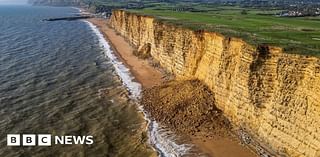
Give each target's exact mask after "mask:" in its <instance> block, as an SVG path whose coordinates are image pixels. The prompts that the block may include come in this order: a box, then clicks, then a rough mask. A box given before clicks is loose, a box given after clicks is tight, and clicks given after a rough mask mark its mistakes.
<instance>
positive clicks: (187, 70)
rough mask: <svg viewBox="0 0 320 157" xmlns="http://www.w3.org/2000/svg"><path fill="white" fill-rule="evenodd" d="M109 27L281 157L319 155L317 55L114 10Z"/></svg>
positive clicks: (319, 68)
mask: <svg viewBox="0 0 320 157" xmlns="http://www.w3.org/2000/svg"><path fill="white" fill-rule="evenodd" d="M110 25H111V26H112V27H114V29H115V30H117V31H118V32H119V33H120V34H121V35H123V36H124V37H126V38H127V39H128V40H129V42H130V43H131V44H132V45H134V46H136V47H137V49H138V50H145V49H146V48H145V47H150V48H147V50H148V51H150V52H143V53H150V54H151V56H152V57H153V58H154V59H156V60H157V61H159V62H160V64H161V65H162V66H163V67H164V68H166V69H168V70H169V71H171V72H172V73H173V74H175V75H176V76H177V77H178V78H180V79H198V80H201V81H202V82H204V83H205V84H206V85H208V86H209V88H210V89H211V90H212V92H214V94H215V103H216V105H217V106H218V107H219V108H220V109H221V110H222V111H223V112H224V113H225V115H226V116H227V117H228V118H229V119H230V121H231V122H232V123H233V124H234V125H235V126H238V127H239V128H242V129H245V130H247V131H248V132H249V133H250V134H251V136H253V137H254V138H255V139H256V140H258V141H259V142H260V143H261V144H262V145H264V146H266V147H269V148H271V149H272V150H274V151H275V152H276V153H277V154H281V155H284V156H292V157H296V156H305V157H319V156H320V100H319V98H320V59H319V58H315V57H308V56H301V55H294V54H286V53H283V52H282V49H281V48H277V47H270V46H258V47H255V46H252V45H249V44H247V43H246V42H244V41H243V40H241V39H237V38H226V37H224V36H222V35H221V34H219V33H213V32H199V31H198V32H196V31H192V30H188V29H185V28H180V27H176V26H172V25H169V24H165V23H162V22H160V21H158V20H156V19H154V18H153V17H148V16H142V15H136V14H133V13H129V12H126V11H121V10H119V11H114V12H113V15H112V17H111V19H110Z"/></svg>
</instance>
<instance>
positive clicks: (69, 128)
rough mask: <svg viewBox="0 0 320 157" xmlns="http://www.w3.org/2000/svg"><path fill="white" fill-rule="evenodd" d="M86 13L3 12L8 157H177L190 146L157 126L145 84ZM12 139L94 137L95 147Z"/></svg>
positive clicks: (0, 44) (1, 117) (1, 128)
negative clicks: (13, 142) (145, 103)
mask: <svg viewBox="0 0 320 157" xmlns="http://www.w3.org/2000/svg"><path fill="white" fill-rule="evenodd" d="M78 13H79V9H77V8H72V7H45V6H29V5H0V156H1V157H7V156H8V157H31V156H32V157H51V156H52V157H57V156H61V157H73V156H74V157H82V156H83V157H85V156H93V157H99V156H103V157H149V156H163V157H171V156H172V157H177V156H183V155H185V154H187V153H188V150H189V149H190V146H188V145H185V144H177V143H176V142H175V139H174V136H172V135H171V133H170V131H168V130H167V129H165V128H162V127H160V126H159V124H158V123H157V122H155V121H152V120H150V119H151V118H150V117H149V116H148V114H147V113H146V112H144V111H143V108H142V107H141V106H139V103H138V100H139V98H140V93H141V85H140V84H139V83H137V82H135V81H134V77H133V76H132V75H131V74H130V70H129V69H128V68H126V67H125V65H124V64H123V63H121V62H120V61H119V60H118V59H117V57H116V55H115V53H114V52H113V51H112V49H111V47H110V45H109V43H108V41H106V40H105V39H104V38H103V35H102V34H101V33H100V32H99V30H98V29H97V28H96V27H95V26H94V25H93V24H91V23H89V22H87V21H84V20H75V21H44V20H43V19H47V18H55V17H66V16H73V15H75V14H78ZM8 134H20V135H22V134H35V135H38V134H50V135H52V137H54V136H59V137H61V136H92V137H93V141H94V142H93V144H68V145H64V144H54V141H52V145H51V146H38V145H36V146H7V135H8Z"/></svg>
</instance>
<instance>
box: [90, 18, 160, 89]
mask: <svg viewBox="0 0 320 157" xmlns="http://www.w3.org/2000/svg"><path fill="white" fill-rule="evenodd" d="M88 21H90V22H91V23H93V24H94V25H96V26H97V27H98V28H99V30H100V31H101V32H102V33H103V35H104V36H105V38H106V39H107V40H108V41H109V42H110V43H111V46H112V48H113V49H114V50H115V51H116V55H118V57H119V59H120V60H121V61H122V62H123V63H124V64H126V65H127V67H128V68H130V70H131V72H132V74H133V75H134V77H135V79H136V80H137V81H138V82H139V83H141V84H142V86H143V87H144V88H150V87H152V86H155V85H159V84H160V83H161V82H162V78H163V75H162V74H161V72H160V71H159V70H158V69H156V68H154V67H152V66H151V65H150V64H149V63H148V61H147V60H143V59H139V58H138V57H136V56H135V55H133V50H134V49H133V48H132V47H131V46H130V44H129V43H128V42H126V41H125V39H124V38H123V37H121V36H120V35H117V33H116V32H115V31H114V30H113V29H111V28H109V27H108V26H107V20H106V19H99V18H92V19H88Z"/></svg>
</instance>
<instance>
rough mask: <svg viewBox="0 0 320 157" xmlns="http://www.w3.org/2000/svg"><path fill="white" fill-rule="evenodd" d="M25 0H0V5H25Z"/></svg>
mask: <svg viewBox="0 0 320 157" xmlns="http://www.w3.org/2000/svg"><path fill="white" fill-rule="evenodd" d="M26 3H27V0H0V4H26Z"/></svg>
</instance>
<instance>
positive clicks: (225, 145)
mask: <svg viewBox="0 0 320 157" xmlns="http://www.w3.org/2000/svg"><path fill="white" fill-rule="evenodd" d="M88 21H89V22H91V23H93V24H94V25H96V26H97V27H98V28H99V29H100V31H101V32H102V33H103V34H104V36H105V38H106V39H107V40H108V41H109V42H110V43H111V45H112V47H113V49H114V50H115V51H116V55H118V57H119V59H120V60H121V61H122V62H123V63H124V64H126V65H127V67H129V68H130V70H131V72H132V74H133V75H134V76H135V78H136V80H137V81H138V82H139V83H141V84H142V86H143V88H144V89H148V88H151V87H155V86H159V85H161V84H162V83H163V78H164V74H162V73H161V72H160V70H159V69H157V68H155V67H153V66H152V65H150V64H149V62H148V61H147V60H143V59H139V58H138V57H136V56H135V55H133V51H134V49H133V48H132V47H131V46H130V44H129V43H128V42H126V40H125V39H124V38H123V37H122V36H120V35H118V34H117V33H116V32H115V31H114V30H113V29H112V28H110V27H109V26H108V21H107V20H106V19H99V18H92V19H88ZM190 139H191V141H192V143H193V144H195V145H196V147H197V148H199V149H200V150H201V151H202V152H204V154H205V155H206V156H209V157H216V156H218V157H256V156H257V155H255V154H254V153H253V152H252V151H251V150H249V149H248V148H247V147H246V146H243V145H241V144H240V143H239V140H238V139H237V138H235V137H230V136H228V137H227V138H225V137H219V136H217V137H216V138H210V139H209V138H207V137H206V136H205V135H197V136H191V137H190Z"/></svg>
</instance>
